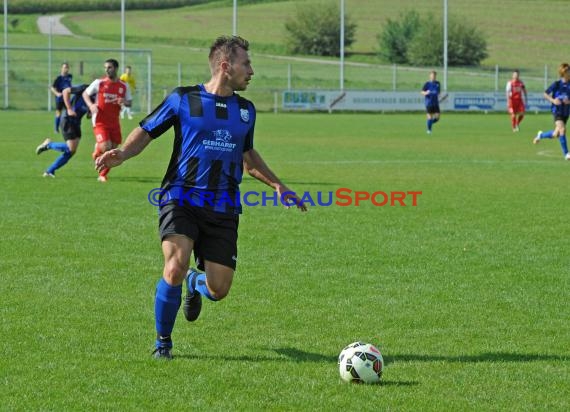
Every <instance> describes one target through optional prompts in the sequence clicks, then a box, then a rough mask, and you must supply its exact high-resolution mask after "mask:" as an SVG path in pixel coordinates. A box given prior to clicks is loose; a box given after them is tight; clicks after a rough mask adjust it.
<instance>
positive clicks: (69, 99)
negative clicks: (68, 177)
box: [36, 84, 89, 177]
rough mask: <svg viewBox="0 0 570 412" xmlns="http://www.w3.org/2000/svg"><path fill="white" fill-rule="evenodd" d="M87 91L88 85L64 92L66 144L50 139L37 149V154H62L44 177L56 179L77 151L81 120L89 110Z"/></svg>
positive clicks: (62, 132) (63, 119)
mask: <svg viewBox="0 0 570 412" xmlns="http://www.w3.org/2000/svg"><path fill="white" fill-rule="evenodd" d="M85 89H87V85H86V84H82V85H79V86H72V87H66V88H65V89H63V90H62V92H61V94H62V98H63V102H64V108H63V110H62V112H61V134H62V136H63V139H64V140H65V143H64V142H57V143H56V142H52V141H51V139H50V138H47V139H45V140H44V141H43V143H42V144H41V145H39V146H38V147H37V148H36V154H40V153H43V152H45V151H47V150H55V151H58V152H61V155H60V156H59V157H58V158H57V159H55V161H54V162H53V163H52V164H51V165H50V166H49V167H48V168H47V169H46V171H45V172H44V175H43V176H44V177H55V171H56V170H57V169H59V168H60V167H63V166H64V165H65V164H67V162H68V161H69V159H71V157H72V156H73V155H74V154H75V152H76V151H77V146H78V145H79V141H80V139H81V119H82V118H83V116H84V115H85V114H87V112H88V111H89V109H88V108H87V105H86V104H85V101H84V100H83V91H84V90H85Z"/></svg>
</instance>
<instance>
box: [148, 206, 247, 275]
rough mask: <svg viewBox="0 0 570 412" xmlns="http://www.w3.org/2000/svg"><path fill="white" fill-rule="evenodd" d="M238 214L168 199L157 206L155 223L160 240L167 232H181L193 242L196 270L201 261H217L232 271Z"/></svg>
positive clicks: (202, 262)
mask: <svg viewBox="0 0 570 412" xmlns="http://www.w3.org/2000/svg"><path fill="white" fill-rule="evenodd" d="M238 224H239V215H225V214H222V213H217V212H213V211H210V210H206V209H204V208H202V207H196V206H190V205H186V204H183V205H182V206H180V205H179V204H178V201H177V200H175V201H172V202H169V203H167V204H166V205H164V206H161V207H160V210H159V218H158V226H159V231H160V239H161V240H164V238H165V237H166V236H168V235H184V236H187V237H189V238H190V239H192V240H193V241H194V259H195V260H196V265H197V266H198V269H200V270H202V271H203V270H205V268H204V261H206V260H208V261H210V262H214V263H219V264H221V265H224V266H228V267H230V268H232V269H233V270H235V268H236V264H237V238H238Z"/></svg>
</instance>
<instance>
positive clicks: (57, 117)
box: [55, 116, 61, 132]
mask: <svg viewBox="0 0 570 412" xmlns="http://www.w3.org/2000/svg"><path fill="white" fill-rule="evenodd" d="M60 121H61V117H60V116H56V117H55V131H56V132H59V123H60Z"/></svg>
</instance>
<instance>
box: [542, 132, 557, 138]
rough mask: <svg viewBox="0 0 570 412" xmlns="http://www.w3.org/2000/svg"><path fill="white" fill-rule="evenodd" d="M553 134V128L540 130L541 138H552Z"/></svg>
mask: <svg viewBox="0 0 570 412" xmlns="http://www.w3.org/2000/svg"><path fill="white" fill-rule="evenodd" d="M553 134H554V130H549V131H548V132H542V133H541V134H540V138H541V139H552V135H553Z"/></svg>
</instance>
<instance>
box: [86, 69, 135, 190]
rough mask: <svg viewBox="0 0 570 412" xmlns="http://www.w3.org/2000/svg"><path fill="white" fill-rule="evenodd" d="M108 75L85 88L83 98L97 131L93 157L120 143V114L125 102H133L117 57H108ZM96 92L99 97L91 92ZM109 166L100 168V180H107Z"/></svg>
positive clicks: (94, 130)
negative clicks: (121, 78)
mask: <svg viewBox="0 0 570 412" xmlns="http://www.w3.org/2000/svg"><path fill="white" fill-rule="evenodd" d="M104 67H105V73H106V74H107V75H106V76H105V77H103V78H101V79H96V80H94V81H93V83H91V84H90V85H89V87H88V88H87V89H86V90H85V91H84V92H83V99H84V100H85V102H86V103H87V106H88V107H89V110H90V111H91V114H92V117H91V120H92V122H93V132H94V133H95V140H96V143H95V151H94V152H93V159H97V158H98V157H99V156H101V155H102V154H103V153H105V152H107V151H109V150H111V149H115V148H116V147H118V146H119V145H120V144H121V141H122V136H121V124H120V123H119V115H120V113H121V108H122V106H123V105H124V106H130V105H131V92H130V90H129V86H128V84H126V83H125V82H123V81H121V80H119V76H118V75H117V72H118V69H119V62H118V61H117V60H115V59H108V60H105V65H104ZM94 94H95V95H96V96H97V98H96V101H93V99H91V97H90V96H91V95H94ZM108 173H109V169H103V170H101V171H100V172H99V177H98V178H97V179H98V180H99V181H100V182H106V181H107V174H108Z"/></svg>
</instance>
